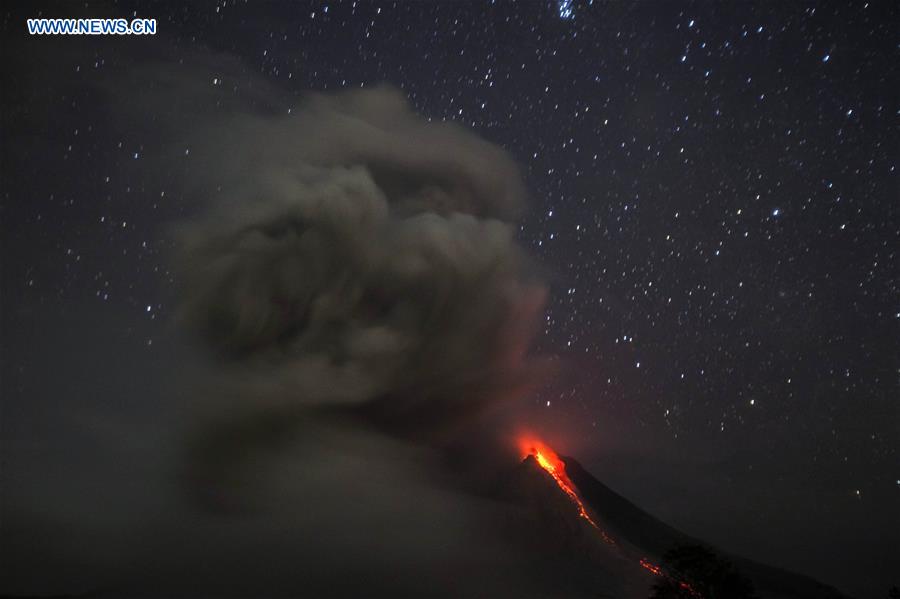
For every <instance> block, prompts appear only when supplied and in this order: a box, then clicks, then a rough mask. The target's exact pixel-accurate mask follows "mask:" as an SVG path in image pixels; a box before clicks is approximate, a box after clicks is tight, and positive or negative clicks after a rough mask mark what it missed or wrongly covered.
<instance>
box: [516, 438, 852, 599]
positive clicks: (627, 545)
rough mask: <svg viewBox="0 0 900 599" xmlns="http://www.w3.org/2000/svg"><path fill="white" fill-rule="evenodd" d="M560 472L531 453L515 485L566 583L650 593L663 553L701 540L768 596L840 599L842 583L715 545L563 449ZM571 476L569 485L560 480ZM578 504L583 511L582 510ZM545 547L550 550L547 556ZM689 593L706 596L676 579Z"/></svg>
mask: <svg viewBox="0 0 900 599" xmlns="http://www.w3.org/2000/svg"><path fill="white" fill-rule="evenodd" d="M558 459H559V461H560V463H561V464H562V465H563V466H561V468H562V469H563V473H562V474H561V477H560V476H559V475H558V474H554V473H553V472H551V471H550V470H548V468H547V466H546V464H545V463H543V462H544V461H543V460H539V459H537V458H536V456H535V455H528V456H527V457H525V459H524V460H523V461H522V463H521V464H520V467H519V469H518V472H517V481H516V483H515V484H514V485H513V487H514V488H515V490H516V493H517V494H518V495H519V497H520V500H521V501H522V502H524V504H525V505H527V506H528V512H529V514H530V518H532V523H531V525H532V527H533V528H532V533H531V535H530V536H529V537H528V538H527V539H523V542H525V543H526V544H528V543H531V544H534V545H535V546H540V547H539V549H540V553H541V554H542V555H543V557H542V561H543V565H544V567H548V568H552V569H554V570H557V571H558V572H559V576H560V577H561V578H562V577H565V578H566V580H567V585H569V586H570V587H571V588H569V589H568V590H570V591H572V592H573V593H575V592H576V591H577V594H584V595H588V596H595V597H596V596H600V597H649V596H650V595H651V593H652V592H653V591H652V587H653V585H654V584H655V583H657V582H659V581H660V580H661V579H663V578H668V577H670V576H671V574H670V572H668V570H667V568H666V566H665V564H664V560H663V556H664V555H665V554H666V552H667V551H669V550H671V549H673V548H675V547H692V546H703V547H708V548H710V549H711V550H712V551H713V552H714V553H715V554H717V556H718V557H719V558H720V559H722V560H726V561H727V562H730V563H731V564H733V565H734V567H735V568H736V569H737V571H738V572H739V573H740V575H741V576H742V577H744V578H745V579H747V580H749V581H750V582H751V583H752V585H753V589H754V592H755V595H756V596H758V597H760V598H763V599H842V598H844V599H845V598H846V597H847V596H846V595H844V594H842V593H841V592H839V591H838V590H836V589H834V588H832V587H830V586H828V585H825V584H822V583H820V582H818V581H816V580H813V579H811V578H809V577H807V576H803V575H800V574H796V573H793V572H789V571H786V570H783V569H780V568H776V567H773V566H769V565H766V564H763V563H759V562H756V561H753V560H749V559H746V558H743V557H740V556H737V555H732V554H729V553H728V552H727V551H724V550H720V549H718V548H714V547H711V546H710V545H709V544H707V543H704V542H703V541H701V540H699V539H697V538H694V537H691V536H690V535H687V534H685V533H683V532H681V531H679V530H676V529H675V528H673V527H672V526H669V525H668V524H666V523H665V522H662V521H661V520H659V519H657V518H655V517H654V516H652V515H651V514H649V513H647V512H645V511H644V510H642V509H641V508H639V507H638V506H636V505H635V504H633V503H632V502H630V501H628V500H627V499H626V498H624V497H622V496H621V495H619V494H618V493H616V492H615V491H613V490H612V489H610V488H609V487H607V486H606V485H604V484H603V483H602V482H600V481H599V480H597V479H596V478H595V477H594V476H592V475H591V474H590V473H589V472H588V471H587V470H586V469H585V468H584V467H582V465H581V464H580V463H579V462H578V461H577V460H576V459H574V458H571V457H566V456H559V458H558ZM560 478H562V479H563V480H564V481H566V482H568V483H570V484H571V489H570V490H571V491H574V493H575V494H576V496H577V499H576V498H573V497H572V495H571V493H570V492H569V491H567V490H566V489H565V488H563V487H564V483H561V482H560ZM579 505H580V506H581V508H582V509H583V510H584V511H585V512H586V514H585V515H581V514H580V513H579V512H580V511H581V510H580V509H579ZM548 555H552V556H553V557H552V558H549V559H548V557H547V556H548ZM672 580H673V581H674V582H675V583H676V586H678V585H680V586H681V587H683V588H682V591H683V596H685V597H698V598H699V597H704V595H703V594H702V593H701V592H700V591H698V590H695V589H693V588H692V587H691V586H690V584H689V583H687V582H686V581H680V580H677V579H672Z"/></svg>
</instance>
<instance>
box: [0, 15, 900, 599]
mask: <svg viewBox="0 0 900 599" xmlns="http://www.w3.org/2000/svg"><path fill="white" fill-rule="evenodd" d="M71 6H72V8H68V6H65V5H61V6H55V5H54V6H50V7H47V8H44V9H42V8H40V5H39V4H28V5H24V6H20V7H5V8H4V12H3V43H4V52H3V54H4V59H3V84H2V87H3V92H2V94H3V110H2V124H3V133H2V144H3V165H2V167H3V168H2V172H3V176H2V183H0V186H2V196H0V201H2V212H0V219H2V267H3V268H2V300H3V303H2V317H3V320H2V323H3V332H2V368H3V376H2V395H3V403H4V404H6V405H5V406H4V417H3V421H4V423H3V426H4V427H5V428H7V429H8V430H7V432H6V433H4V436H8V438H20V437H25V436H27V431H25V430H24V428H23V427H25V428H27V427H30V426H31V425H30V424H27V425H26V424H20V422H30V421H29V420H28V418H38V419H40V418H41V415H42V414H57V415H58V414H59V413H63V414H65V413H66V408H64V407H56V404H54V403H53V401H52V400H50V399H47V398H51V397H56V398H57V399H56V400H55V401H56V402H60V399H59V398H60V397H68V396H78V395H79V394H86V395H87V394H90V395H92V396H102V397H106V398H108V399H105V400H103V401H104V402H107V403H105V404H104V405H108V407H109V409H110V410H111V411H128V410H130V409H131V407H133V406H134V405H137V404H139V403H140V404H141V407H140V408H135V409H136V410H138V412H139V413H141V414H145V415H148V416H147V417H149V418H152V414H153V409H152V401H150V406H149V407H148V396H152V389H154V388H155V387H154V384H155V383H153V384H150V383H147V384H145V383H143V382H142V381H144V380H153V381H158V380H159V379H160V378H166V377H167V376H169V373H171V372H172V369H173V368H176V369H177V366H174V364H173V363H175V362H176V360H175V358H173V356H172V354H171V353H170V352H168V351H165V350H164V347H165V342H164V340H165V339H166V336H167V335H169V334H170V331H171V328H172V323H171V316H172V310H171V303H172V302H171V296H172V293H173V291H172V287H173V286H174V285H175V284H177V281H176V276H175V274H174V273H172V272H170V270H169V269H170V264H169V262H168V259H167V256H168V252H169V250H170V249H171V246H172V241H171V239H170V236H169V229H168V228H167V224H168V223H170V222H172V221H173V220H177V219H179V218H182V217H183V216H184V215H185V214H189V213H190V212H191V208H190V206H188V205H186V203H185V202H184V201H183V197H182V196H183V191H182V190H181V189H180V188H179V185H178V184H177V183H174V182H173V180H172V176H171V173H169V172H162V171H161V170H160V169H158V168H154V169H151V170H148V169H147V168H146V167H145V166H144V162H143V161H145V156H146V155H147V154H148V153H153V152H154V151H156V150H155V148H156V145H157V144H158V140H157V138H156V136H155V129H156V127H157V122H158V121H161V120H165V118H166V115H167V114H170V113H172V112H177V111H178V110H179V106H177V105H171V104H169V105H157V106H152V105H151V106H150V107H149V108H148V107H147V106H143V107H142V108H141V109H140V111H136V113H137V115H136V116H133V117H132V118H131V120H128V119H121V118H116V119H113V118H109V117H108V114H109V113H110V112H111V111H113V108H111V107H110V106H109V104H108V103H105V102H104V101H102V100H101V99H100V97H99V92H97V89H98V87H100V82H102V81H105V80H106V78H107V77H109V74H110V73H118V74H121V73H127V72H128V71H129V70H130V69H131V68H132V66H133V65H137V64H142V63H143V62H145V61H147V60H151V59H152V60H154V61H157V62H162V63H163V64H165V61H170V62H171V63H172V64H177V63H178V62H179V56H189V55H190V54H189V53H190V52H196V51H197V50H198V49H200V50H202V51H204V52H209V53H210V55H215V56H221V55H225V56H228V57H229V59H230V60H233V61H234V64H237V65H240V66H239V67H237V68H234V69H231V71H230V72H228V73H222V75H221V76H219V75H215V74H213V76H211V77H208V80H204V81H196V82H194V83H195V84H196V85H206V86H209V90H208V91H209V93H210V95H209V96H206V97H208V98H211V100H209V103H208V105H207V106H206V108H205V110H208V111H210V112H215V111H216V110H217V109H219V108H220V107H221V106H222V105H226V104H227V103H228V101H229V100H228V97H229V96H230V95H235V94H244V93H247V88H248V86H249V87H252V86H254V85H258V83H257V82H259V81H263V82H265V84H266V85H269V86H271V87H273V88H277V89H279V90H281V92H282V93H283V94H284V97H286V98H289V99H290V98H300V97H301V96H302V95H303V94H304V93H306V92H308V91H325V92H331V91H337V90H340V89H342V88H359V87H368V86H373V85H375V84H378V83H382V82H386V83H389V84H392V85H394V86H396V87H398V88H399V89H401V90H402V91H403V92H404V93H405V94H407V96H408V97H409V100H410V102H411V103H412V105H413V106H414V108H415V109H416V110H417V111H418V112H419V113H420V114H422V115H424V116H425V117H426V118H429V119H431V120H434V121H440V120H446V121H455V122H457V123H460V124H462V125H464V126H466V127H469V128H471V129H472V130H474V131H475V132H476V133H477V134H478V135H480V136H482V137H484V138H486V139H487V140H489V141H491V142H494V143H496V144H498V145H500V146H501V147H503V148H504V149H506V150H507V151H508V152H509V153H510V154H511V155H512V156H513V158H514V159H515V160H516V161H517V162H518V163H519V165H520V166H521V167H522V170H523V174H524V178H525V182H526V186H527V188H528V190H529V204H528V209H527V211H526V213H525V214H524V216H522V218H521V219H520V221H519V222H518V233H517V235H518V238H519V240H520V241H521V243H522V244H523V245H524V246H525V247H526V248H527V250H528V252H529V253H530V255H531V256H532V257H533V259H534V261H535V263H536V264H537V267H538V268H539V269H540V272H541V273H542V276H543V277H544V279H545V280H546V281H548V286H549V297H548V303H547V306H546V310H545V313H544V316H543V318H544V322H543V329H542V331H541V332H540V334H539V335H538V342H537V347H536V351H537V352H539V353H541V354H544V355H549V356H552V361H553V362H554V363H555V365H556V373H555V375H554V376H553V377H552V379H551V380H550V381H549V382H548V383H547V384H546V385H544V386H543V387H542V388H541V389H540V390H539V391H538V392H536V393H535V394H533V395H534V396H533V397H529V398H527V403H528V410H529V412H530V414H531V418H533V419H536V420H538V421H544V422H545V424H546V427H547V431H548V435H551V437H552V438H553V440H554V441H555V442H556V444H557V445H558V446H559V449H560V451H561V452H567V453H572V454H574V455H577V456H578V457H579V459H580V460H581V462H582V463H584V464H585V465H586V466H588V467H589V468H590V469H591V470H592V471H593V472H594V473H595V474H596V475H597V476H598V478H600V479H601V480H604V481H605V482H606V483H607V484H609V485H610V486H612V487H613V488H615V489H617V490H619V491H620V492H622V493H623V494H624V495H626V496H627V497H629V498H630V499H632V500H633V501H635V502H636V503H637V504H638V505H641V506H642V507H644V508H645V509H647V510H648V511H650V512H651V513H654V514H656V515H658V516H659V517H661V518H662V519H663V520H666V521H667V522H669V523H671V524H673V525H675V526H678V527H681V528H683V529H685V530H687V531H688V532H691V533H693V534H696V535H697V536H699V537H701V538H704V539H707V540H708V541H710V542H715V543H718V544H721V545H722V546H726V547H728V548H730V549H733V550H734V551H737V552H742V553H745V554H747V555H749V556H750V557H754V558H758V559H761V560H763V561H768V562H771V563H774V564H777V565H779V566H783V567H787V568H791V569H794V570H797V571H800V572H803V573H806V574H809V575H812V576H815V577H817V578H819V579H821V580H823V581H825V582H828V583H830V584H834V585H836V586H838V587H840V588H842V589H845V590H846V591H848V592H851V593H860V594H867V596H885V595H886V593H887V589H888V588H889V587H890V585H891V584H898V583H897V581H898V580H900V579H897V578H896V572H898V571H900V563H898V556H900V541H898V534H900V533H898V531H900V510H898V507H897V506H898V505H900V411H898V399H900V386H898V375H900V355H898V343H897V339H898V338H900V269H898V256H897V253H898V248H900V214H898V207H900V204H898V200H897V198H898V189H900V188H898V173H897V170H896V166H897V158H898V136H897V130H896V127H897V122H898V114H900V112H898V110H900V104H898V89H900V86H898V66H897V65H898V64H900V52H898V45H897V39H898V38H897V33H898V26H900V10H898V5H897V4H896V3H895V2H852V3H843V2H841V3H837V2H835V3H797V2H783V3H781V2H740V3H737V2H728V3H725V2H722V3H711V2H697V3H691V2H638V3H633V2H601V1H594V2H589V1H587V0H573V1H571V2H570V1H560V2H537V1H535V2H520V3H517V4H512V3H508V2H499V1H498V2H489V1H486V0H485V1H479V2H435V3H427V2H408V3H403V2H362V1H359V2H329V3H312V4H306V3H302V4H291V5H287V4H284V5H280V4H274V3H252V4H245V3H243V2H239V3H234V2H224V3H190V4H187V5H184V4H183V3H176V4H174V5H166V4H149V5H147V6H143V7H141V8H140V9H137V12H136V14H137V15H138V16H146V17H153V18H156V19H157V20H158V21H159V32H158V34H157V35H156V36H152V37H131V38H124V37H123V38H107V37H81V38H75V37H71V38H62V37H60V38H53V39H51V38H47V37H43V38H38V37H29V36H28V35H27V33H26V32H25V25H24V19H25V18H26V17H36V16H51V17H56V16H126V17H131V16H132V15H133V13H135V10H136V9H135V8H134V7H132V5H131V4H130V3H114V4H112V5H109V4H102V5H94V4H93V3H88V4H86V5H79V6H77V7H76V6H74V5H71ZM210 65H214V63H213V62H210ZM160 85H165V83H161V84H160ZM290 109H291V104H290V103H289V102H286V103H285V104H284V107H283V111H284V112H285V113H288V111H289V110H290ZM279 110H281V108H279ZM178 152H179V154H181V157H180V162H179V163H178V164H177V166H174V167H172V168H173V169H182V170H183V171H185V172H189V171H190V169H191V167H192V164H191V161H192V159H193V156H192V154H191V153H190V147H185V148H184V151H183V152H181V148H180V147H179V149H178ZM473 309H477V306H473ZM48 364H49V365H48ZM54 375H56V376H54ZM37 397H44V398H45V399H43V400H37V399H35V398H37ZM36 405H40V406H44V407H42V408H36V407H35V406H36ZM23 406H24V407H23ZM29 406H30V407H29ZM129 406H131V407H129ZM35 410H36V411H35ZM42 410H43V411H42ZM35 414H37V416H35ZM17 419H18V420H17ZM65 428H66V424H65V423H64V422H63V423H56V424H54V425H52V426H51V427H50V429H49V430H55V431H60V430H63V429H65ZM29 430H30V429H29ZM23 431H24V432H23ZM34 443H35V444H37V445H40V444H41V442H40V441H34ZM4 459H5V460H7V459H11V458H7V456H4ZM892 572H893V574H892ZM892 576H893V579H892Z"/></svg>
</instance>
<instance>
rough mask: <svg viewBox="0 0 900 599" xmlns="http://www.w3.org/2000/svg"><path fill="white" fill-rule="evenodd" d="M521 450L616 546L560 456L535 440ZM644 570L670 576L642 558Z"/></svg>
mask: <svg viewBox="0 0 900 599" xmlns="http://www.w3.org/2000/svg"><path fill="white" fill-rule="evenodd" d="M519 448H520V450H521V452H522V458H523V459H524V458H526V457H528V456H534V459H535V460H536V461H537V463H538V464H539V465H540V467H541V468H543V469H544V470H546V471H547V473H548V474H549V475H550V476H552V477H553V480H554V481H556V484H557V486H559V488H560V489H562V491H563V492H564V493H565V494H566V495H567V496H568V497H569V499H570V500H571V501H572V503H573V504H575V507H576V508H578V515H579V516H581V517H582V518H584V519H585V520H587V521H588V523H589V524H590V525H591V526H593V527H594V528H595V529H597V532H599V533H600V535H601V536H602V537H603V540H604V541H606V542H607V543H609V544H610V545H615V544H616V541H615V540H614V539H613V538H612V537H610V536H609V535H608V534H606V531H604V530H603V529H602V528H600V526H599V525H598V524H597V523H596V522H595V521H594V519H593V518H591V517H590V515H589V514H588V513H587V509H586V508H585V507H584V503H582V501H581V498H580V497H579V496H578V491H577V490H576V487H575V484H574V483H573V482H572V481H571V480H570V479H569V477H568V475H567V474H566V464H565V462H563V461H562V460H561V459H560V457H559V455H557V453H556V452H555V451H553V450H552V449H550V448H549V447H548V446H547V445H546V444H544V443H541V442H540V441H537V440H535V439H525V438H523V439H520V440H519ZM639 563H640V565H641V567H642V568H644V569H645V570H647V571H648V572H650V573H651V574H653V575H654V576H661V577H664V578H668V577H669V576H668V574H666V572H664V571H663V569H662V568H661V567H660V566H658V565H656V564H654V563H653V562H651V561H650V560H648V559H647V558H641V559H640V561H639ZM678 586H680V587H681V588H682V589H684V590H686V591H687V592H688V593H689V594H690V595H691V596H692V597H698V598H701V597H702V595H701V594H700V593H698V592H697V591H696V590H695V589H694V588H693V587H692V586H691V585H690V584H689V583H687V582H684V581H678Z"/></svg>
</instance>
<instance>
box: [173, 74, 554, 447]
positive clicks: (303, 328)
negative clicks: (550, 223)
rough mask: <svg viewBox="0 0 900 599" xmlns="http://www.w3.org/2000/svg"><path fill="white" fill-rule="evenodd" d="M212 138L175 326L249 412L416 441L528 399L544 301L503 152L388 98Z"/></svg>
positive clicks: (243, 126) (344, 99) (254, 124)
mask: <svg viewBox="0 0 900 599" xmlns="http://www.w3.org/2000/svg"><path fill="white" fill-rule="evenodd" d="M206 135H207V136H208V137H211V138H212V141H211V142H206V143H205V147H206V148H209V150H208V151H207V154H206V155H205V159H207V160H210V161H212V162H213V163H216V164H220V165H221V169H217V170H215V177H216V183H217V185H218V188H219V189H221V190H222V192H221V193H220V194H219V197H218V198H216V199H214V200H213V201H212V202H210V206H209V208H208V210H207V212H206V213H205V214H204V215H203V216H202V217H200V218H199V219H197V220H194V221H192V222H190V223H189V224H184V225H183V226H181V227H180V230H179V239H180V253H179V256H178V267H179V271H180V275H181V279H182V283H183V287H182V288H183V301H182V304H181V308H180V315H181V319H182V321H183V322H184V323H186V324H187V325H189V326H190V327H191V328H192V329H194V330H195V331H197V332H198V333H199V334H200V335H201V336H202V338H203V339H204V340H205V341H206V342H207V343H208V344H209V346H210V347H212V348H213V349H214V350H215V351H216V353H217V354H219V355H220V356H221V357H222V358H223V359H224V360H226V361H228V363H229V364H231V368H229V373H231V374H232V375H235V374H236V376H235V377H233V381H232V382H233V383H234V384H237V385H249V386H250V387H251V388H252V390H253V398H254V402H257V403H256V406H255V409H261V410H265V409H272V410H277V411H283V415H287V414H288V413H294V412H295V411H296V410H297V409H300V408H304V407H333V406H365V408H366V410H367V413H373V414H376V415H377V416H378V417H380V419H381V420H383V421H385V422H387V423H388V424H389V425H392V426H396V427H414V428H416V429H417V432H420V431H421V430H423V429H427V428H430V427H433V426H434V425H441V424H444V423H445V422H448V421H449V422H452V421H454V420H457V419H458V418H459V417H460V416H464V415H467V414H470V413H471V412H472V410H473V408H478V407H483V406H484V405H486V404H488V403H490V402H492V401H494V400H496V399H498V398H502V397H508V396H509V395H510V394H511V393H515V392H516V391H517V390H520V389H521V388H522V385H523V383H524V382H525V381H527V380H528V379H529V376H528V368H527V365H526V351H527V349H528V342H529V339H530V337H531V333H532V329H533V324H534V322H535V316H536V312H537V311H538V310H539V309H540V306H541V302H542V293H541V290H540V287H539V286H537V285H536V284H535V283H534V282H533V281H532V280H530V279H529V277H528V275H527V269H526V263H525V259H524V256H523V255H522V252H521V251H520V249H519V248H518V247H517V245H516V243H515V241H514V239H513V229H512V227H511V226H510V224H509V222H508V221H507V219H509V218H511V217H513V216H515V215H516V214H517V212H518V211H519V209H520V208H521V204H522V201H523V195H524V194H523V188H522V184H521V182H520V178H519V175H518V172H517V169H516V167H515V165H514V164H513V163H512V162H511V160H510V159H509V158H508V157H507V155H506V154H505V153H504V152H503V151H502V150H500V149H499V148H497V147H496V146H493V145H491V144H488V143H487V142H485V141H482V140H480V139H479V138H477V137H475V136H474V135H472V134H470V133H468V132H466V131H465V130H463V129H461V128H459V127H458V126H456V125H451V124H446V123H430V122H426V121H424V120H423V119H421V118H419V117H418V116H416V115H415V114H413V113H412V112H411V110H410V108H409V107H408V105H407V103H406V101H405V100H404V98H403V97H402V96H401V95H400V93H398V92H397V91H395V90H393V89H389V88H385V87H382V88H378V89H374V90H360V91H353V92H347V93H343V94H340V95H335V96H313V97H311V98H310V99H308V100H307V101H306V102H305V103H304V104H303V105H301V107H300V108H299V110H298V111H297V112H295V113H293V114H291V115H288V116H280V117H242V118H240V119H236V122H235V123H233V124H231V123H229V126H228V127H227V128H223V127H217V129H216V130H215V131H211V132H210V131H208V132H206Z"/></svg>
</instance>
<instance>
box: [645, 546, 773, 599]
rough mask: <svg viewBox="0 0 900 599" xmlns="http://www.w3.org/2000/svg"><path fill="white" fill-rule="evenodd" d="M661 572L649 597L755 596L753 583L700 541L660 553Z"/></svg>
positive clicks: (745, 598) (705, 598)
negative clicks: (661, 561) (700, 543)
mask: <svg viewBox="0 0 900 599" xmlns="http://www.w3.org/2000/svg"><path fill="white" fill-rule="evenodd" d="M663 572H664V575H663V576H662V577H661V578H660V580H659V582H657V583H656V584H655V585H653V594H651V595H650V599H700V598H702V599H755V597H756V595H754V592H753V584H752V583H751V582H750V581H749V580H747V579H746V578H744V577H742V576H741V575H740V573H739V572H738V571H737V569H735V567H734V566H733V565H732V564H731V562H729V561H727V560H724V559H721V558H719V557H718V556H717V555H716V554H715V553H713V552H712V551H711V550H710V549H708V548H707V547H704V546H702V545H677V546H675V547H673V548H672V549H670V550H669V551H668V552H667V553H666V554H665V555H664V556H663Z"/></svg>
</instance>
